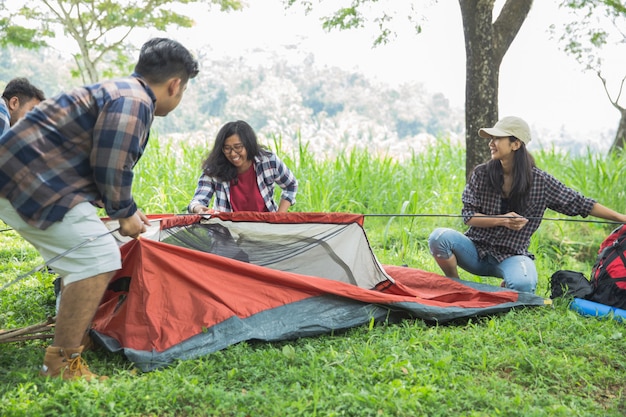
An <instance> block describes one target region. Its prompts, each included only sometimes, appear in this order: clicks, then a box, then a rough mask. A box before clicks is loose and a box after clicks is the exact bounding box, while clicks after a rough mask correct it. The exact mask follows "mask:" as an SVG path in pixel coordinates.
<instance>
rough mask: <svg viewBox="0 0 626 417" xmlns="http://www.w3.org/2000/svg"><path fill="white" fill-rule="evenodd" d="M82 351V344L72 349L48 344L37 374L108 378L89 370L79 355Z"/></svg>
mask: <svg viewBox="0 0 626 417" xmlns="http://www.w3.org/2000/svg"><path fill="white" fill-rule="evenodd" d="M82 351H83V347H82V346H80V347H77V348H73V349H65V348H61V347H57V346H48V347H47V348H46V356H45V357H44V359H43V366H42V367H41V371H39V375H41V376H49V377H51V378H58V377H61V378H63V379H75V378H85V379H86V380H87V381H91V380H92V379H97V380H99V381H103V380H105V379H108V377H106V376H98V375H96V374H94V373H93V372H91V371H90V370H89V366H87V363H86V362H85V360H84V359H83V358H82V356H81V353H82Z"/></svg>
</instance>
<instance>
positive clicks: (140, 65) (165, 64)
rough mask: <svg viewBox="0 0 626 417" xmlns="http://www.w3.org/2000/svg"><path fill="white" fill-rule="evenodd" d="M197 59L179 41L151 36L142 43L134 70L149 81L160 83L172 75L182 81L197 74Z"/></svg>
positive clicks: (185, 81) (184, 81)
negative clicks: (151, 37)
mask: <svg viewBox="0 0 626 417" xmlns="http://www.w3.org/2000/svg"><path fill="white" fill-rule="evenodd" d="M198 71H199V70H198V61H196V59H195V58H194V57H193V56H192V55H191V53H190V52H189V51H188V50H187V48H185V47H184V46H183V45H181V44H180V43H178V42H176V41H175V40H172V39H167V38H153V39H150V40H149V41H148V42H146V43H144V44H143V46H142V47H141V52H140V53H139V60H138V61H137V65H135V72H136V73H137V74H139V75H140V76H141V77H143V78H145V79H146V80H147V81H148V82H150V83H155V84H160V83H163V82H165V81H167V80H168V79H170V78H172V77H179V78H180V79H181V80H182V81H183V83H187V81H189V79H190V78H194V77H195V76H196V75H198Z"/></svg>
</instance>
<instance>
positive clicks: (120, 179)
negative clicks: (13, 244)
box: [0, 74, 156, 229]
mask: <svg viewBox="0 0 626 417" xmlns="http://www.w3.org/2000/svg"><path fill="white" fill-rule="evenodd" d="M155 103H156V97H155V96H154V93H153V92H152V90H151V89H150V87H149V86H148V85H147V84H146V83H145V81H143V80H142V79H140V78H138V76H136V74H133V76H131V77H127V78H122V79H117V80H110V81H104V82H102V83H99V84H95V85H91V86H86V87H80V88H76V89H74V90H72V91H70V92H68V93H64V94H60V95H58V96H56V97H54V98H51V99H48V100H45V101H43V102H42V103H41V104H40V105H39V106H37V107H35V109H33V111H31V112H29V113H28V114H27V115H26V116H25V117H24V118H22V119H21V120H20V121H18V122H17V123H16V124H15V125H14V126H13V128H12V129H11V130H10V131H9V132H8V133H6V134H5V135H4V136H3V137H2V138H0V196H1V197H4V198H6V199H8V200H9V201H10V202H11V204H12V205H13V207H15V209H16V210H17V212H18V213H19V214H20V215H21V216H22V217H23V218H24V220H25V221H27V222H28V223H29V224H31V225H33V226H35V227H38V228H40V229H46V228H47V227H49V226H50V225H51V224H52V223H54V222H57V221H60V220H62V219H63V217H64V216H65V214H66V213H67V212H68V211H69V210H70V209H71V208H72V207H74V206H75V205H76V204H78V203H81V202H85V201H88V202H92V203H94V204H97V205H99V206H101V207H104V208H105V210H106V213H107V214H108V215H109V216H110V217H111V218H125V217H129V216H132V215H133V214H134V213H135V211H136V210H137V205H136V204H135V201H134V200H133V197H132V194H131V186H132V182H133V171H132V169H133V167H134V165H135V163H136V162H137V161H138V160H139V158H140V157H141V155H142V154H143V151H144V149H145V146H146V144H147V142H148V134H149V130H150V126H151V124H152V120H153V119H154V111H155Z"/></svg>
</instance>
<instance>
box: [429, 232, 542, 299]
mask: <svg viewBox="0 0 626 417" xmlns="http://www.w3.org/2000/svg"><path fill="white" fill-rule="evenodd" d="M428 247H429V248H430V253H431V255H433V256H434V257H435V258H438V259H450V257H451V256H452V255H454V256H455V257H456V261H457V265H458V266H459V267H460V268H463V269H464V270H466V271H467V272H469V273H472V274H474V275H479V276H483V277H498V278H503V279H504V283H505V285H506V287H507V288H511V289H513V290H516V291H524V292H531V293H534V292H535V289H536V288H537V268H536V267H535V262H534V261H533V260H532V259H531V258H529V257H528V256H524V255H514V256H511V257H509V258H506V259H505V260H503V261H502V262H498V261H497V260H496V259H495V258H494V257H493V256H492V255H487V256H486V257H484V258H483V259H480V258H479V257H478V251H477V250H476V246H475V245H474V242H472V241H471V240H470V239H469V238H468V237H467V236H465V235H464V234H463V233H460V232H458V231H456V230H452V229H447V228H438V229H435V230H434V231H433V232H432V233H431V234H430V236H429V237H428Z"/></svg>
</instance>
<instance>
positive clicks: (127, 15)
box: [0, 0, 243, 83]
mask: <svg viewBox="0 0 626 417" xmlns="http://www.w3.org/2000/svg"><path fill="white" fill-rule="evenodd" d="M192 3H198V4H204V5H206V7H212V6H219V7H220V10H221V11H229V10H239V9H241V8H242V7H243V5H242V2H241V1H240V0H127V1H116V0H23V1H22V2H21V6H18V7H15V6H14V7H10V5H9V4H8V3H7V1H6V0H1V3H0V39H1V40H0V45H3V46H6V45H16V46H21V47H26V48H36V47H41V46H50V45H53V44H54V43H55V42H58V38H59V37H60V36H61V35H63V36H67V37H69V38H70V39H71V40H73V41H74V42H75V46H76V47H77V50H76V52H74V53H72V56H73V57H74V60H75V64H76V68H75V69H74V70H73V72H72V73H73V75H74V76H77V77H81V78H82V81H83V82H84V83H88V82H90V83H92V82H96V81H98V80H99V79H100V78H101V77H102V76H104V77H110V76H112V75H115V74H116V72H117V71H120V70H121V71H122V72H128V71H127V70H128V67H129V66H130V65H131V63H130V59H131V58H130V56H129V54H128V48H129V46H130V43H129V42H128V38H129V35H130V34H131V32H133V31H134V30H136V29H138V28H154V29H157V30H159V31H166V30H168V29H172V28H177V27H179V28H181V27H182V28H188V27H191V26H192V25H193V24H194V20H193V18H192V17H190V16H188V15H186V14H184V13H181V12H178V11H176V10H177V9H182V7H181V6H182V5H187V4H192ZM131 49H132V48H131Z"/></svg>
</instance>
